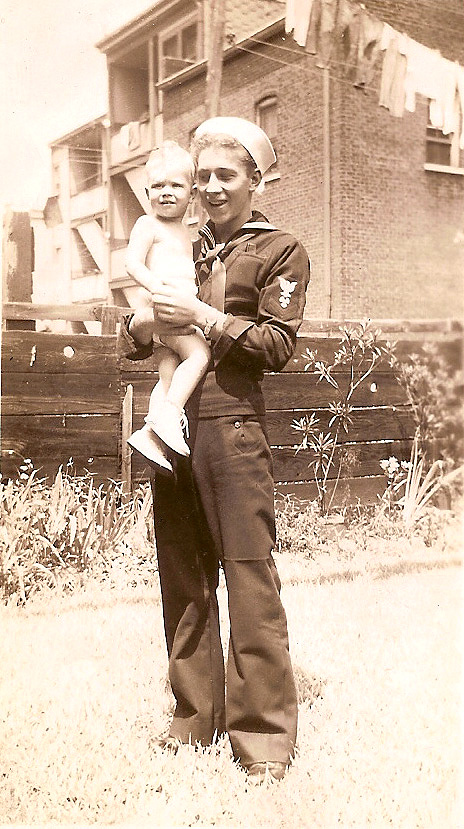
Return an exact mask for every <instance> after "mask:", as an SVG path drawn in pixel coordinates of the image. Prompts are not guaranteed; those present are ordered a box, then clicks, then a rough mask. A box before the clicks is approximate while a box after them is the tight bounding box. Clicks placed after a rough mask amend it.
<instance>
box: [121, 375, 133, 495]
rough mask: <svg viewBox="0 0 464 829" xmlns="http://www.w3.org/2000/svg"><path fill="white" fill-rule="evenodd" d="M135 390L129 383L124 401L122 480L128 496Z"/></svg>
mask: <svg viewBox="0 0 464 829" xmlns="http://www.w3.org/2000/svg"><path fill="white" fill-rule="evenodd" d="M133 393H134V388H133V386H132V385H131V384H130V383H129V385H128V386H127V389H126V393H125V395H124V400H123V401H122V424H121V479H122V485H123V491H124V494H125V495H128V494H129V493H130V491H131V478H132V450H131V448H130V446H129V445H128V443H127V440H128V438H129V437H130V435H131V434H132V431H133V423H132V401H133V396H134V394H133Z"/></svg>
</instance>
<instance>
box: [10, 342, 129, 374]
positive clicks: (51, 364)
mask: <svg viewBox="0 0 464 829" xmlns="http://www.w3.org/2000/svg"><path fill="white" fill-rule="evenodd" d="M12 372H23V373H25V374H114V375H116V374H118V369H117V368H116V361H115V346H114V336H105V337H91V336H89V335H85V334H71V335H68V334H49V333H46V332H40V333H37V332H35V331H9V332H8V335H7V336H5V337H4V339H3V344H2V374H3V376H4V377H5V376H7V375H8V374H11V373H12Z"/></svg>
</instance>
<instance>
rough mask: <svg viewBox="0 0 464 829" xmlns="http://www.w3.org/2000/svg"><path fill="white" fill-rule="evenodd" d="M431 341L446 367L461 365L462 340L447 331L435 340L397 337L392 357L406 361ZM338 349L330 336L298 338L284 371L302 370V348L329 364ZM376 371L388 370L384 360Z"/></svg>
mask: <svg viewBox="0 0 464 829" xmlns="http://www.w3.org/2000/svg"><path fill="white" fill-rule="evenodd" d="M437 336H438V335H437ZM385 342H386V341H385V340H381V341H380V342H379V345H385ZM432 343H433V344H434V345H435V346H436V347H437V350H438V353H439V354H441V355H442V356H443V357H444V358H445V359H446V360H447V362H448V363H449V365H450V367H454V368H458V367H459V366H462V364H463V340H462V337H460V336H458V337H456V335H455V334H450V335H447V336H446V338H443V337H441V338H438V339H436V340H424V339H421V340H415V341H411V340H406V341H405V340H399V341H398V342H397V344H396V348H395V356H396V358H397V359H398V360H400V362H408V361H409V359H410V358H411V356H412V355H415V354H416V355H421V356H424V354H425V351H424V346H426V345H427V346H429V345H431V344H432ZM339 348H340V340H339V339H336V338H333V337H332V338H326V339H319V340H317V339H315V338H314V337H299V338H298V341H297V345H296V348H295V353H294V355H293V357H292V358H291V359H290V360H289V362H288V363H287V365H286V366H285V368H284V371H305V366H307V365H308V361H307V360H306V359H305V358H304V356H303V355H304V354H305V353H306V349H308V350H309V351H316V352H317V358H318V359H319V360H323V361H325V362H328V363H331V362H332V361H333V356H334V353H335V352H336V351H338V349H339ZM307 371H309V369H308V370H307ZM340 371H342V373H343V369H340V368H337V369H335V370H334V374H338V373H339V372H340ZM345 371H346V369H345ZM376 372H377V373H386V374H389V373H390V372H391V368H390V367H389V365H388V361H387V360H386V359H384V360H382V362H381V363H380V364H379V366H378V367H377V368H376Z"/></svg>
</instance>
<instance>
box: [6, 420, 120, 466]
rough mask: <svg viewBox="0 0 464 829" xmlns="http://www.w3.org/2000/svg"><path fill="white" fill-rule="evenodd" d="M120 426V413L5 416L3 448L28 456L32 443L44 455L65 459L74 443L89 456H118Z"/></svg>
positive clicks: (67, 457) (71, 452) (69, 454)
mask: <svg viewBox="0 0 464 829" xmlns="http://www.w3.org/2000/svg"><path fill="white" fill-rule="evenodd" d="M119 426H120V417H119V413H117V414H115V413H111V414H71V415H70V414H61V415H43V414H37V415H34V417H31V416H29V415H4V416H3V419H2V431H3V439H2V450H3V451H8V450H10V449H13V450H14V451H19V452H21V454H22V455H23V456H24V457H27V455H26V454H25V453H26V452H27V450H28V447H29V446H31V444H32V445H34V446H37V447H38V448H40V453H41V457H42V458H44V457H45V458H46V457H58V458H60V459H63V458H64V459H66V461H67V460H68V459H69V457H70V456H71V455H73V451H72V448H73V447H75V446H80V447H81V451H82V452H84V451H85V453H86V454H87V457H88V458H90V457H95V456H102V457H106V456H110V455H115V454H116V455H117V447H118V442H119ZM115 449H116V451H115Z"/></svg>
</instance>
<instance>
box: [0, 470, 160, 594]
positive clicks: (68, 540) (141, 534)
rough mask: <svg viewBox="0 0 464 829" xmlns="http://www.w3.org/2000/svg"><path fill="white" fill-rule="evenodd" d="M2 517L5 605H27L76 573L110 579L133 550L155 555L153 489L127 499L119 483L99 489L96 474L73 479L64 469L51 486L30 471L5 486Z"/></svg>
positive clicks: (0, 564)
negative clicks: (109, 572)
mask: <svg viewBox="0 0 464 829" xmlns="http://www.w3.org/2000/svg"><path fill="white" fill-rule="evenodd" d="M0 519H1V520H0V595H1V596H2V598H3V599H4V600H11V599H15V598H16V600H17V601H18V603H24V602H25V601H26V600H27V599H28V598H29V596H30V595H32V594H33V593H34V592H36V591H37V590H39V589H43V588H45V587H47V588H53V587H56V586H57V584H58V582H59V580H60V577H62V576H63V574H65V573H66V575H67V577H68V576H69V572H70V571H72V572H73V573H75V574H79V573H84V572H85V571H89V570H94V571H99V572H101V573H104V572H105V570H106V571H107V570H108V569H109V568H111V566H112V564H113V563H114V560H115V558H117V557H118V556H119V557H120V556H121V555H122V556H124V555H125V554H127V553H129V552H131V553H132V551H133V550H135V551H136V553H137V554H140V555H144V556H149V557H150V556H151V557H152V558H153V557H154V550H153V533H152V530H151V524H152V521H151V492H150V489H149V487H145V488H144V489H141V490H140V491H138V492H137V493H135V495H134V496H133V498H132V499H131V500H130V501H127V500H125V499H123V497H122V491H121V485H120V484H118V483H116V482H114V481H109V482H108V485H107V486H106V487H103V485H100V486H99V487H95V485H94V483H93V479H92V477H91V476H88V477H83V478H81V477H72V476H70V475H68V474H67V473H65V472H63V469H62V468H61V467H60V469H59V470H58V473H57V475H56V477H55V480H54V481H53V483H52V484H51V485H50V486H48V485H46V484H45V482H44V481H43V480H40V479H38V478H37V475H36V472H35V470H30V469H28V470H26V471H24V470H23V472H22V473H21V476H20V478H19V479H18V480H9V481H7V482H6V483H2V484H0ZM68 583H69V579H68Z"/></svg>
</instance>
